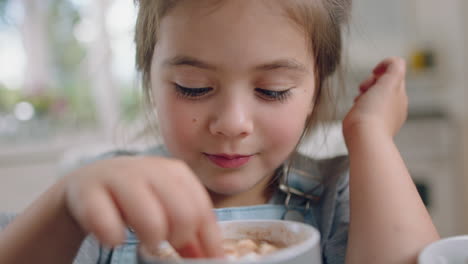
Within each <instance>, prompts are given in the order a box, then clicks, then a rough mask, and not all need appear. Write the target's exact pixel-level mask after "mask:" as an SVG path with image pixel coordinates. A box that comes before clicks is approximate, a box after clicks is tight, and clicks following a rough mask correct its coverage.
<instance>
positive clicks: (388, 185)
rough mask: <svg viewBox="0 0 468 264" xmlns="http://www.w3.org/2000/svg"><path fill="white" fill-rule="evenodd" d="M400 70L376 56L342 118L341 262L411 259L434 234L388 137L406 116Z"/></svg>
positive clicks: (394, 63)
mask: <svg viewBox="0 0 468 264" xmlns="http://www.w3.org/2000/svg"><path fill="white" fill-rule="evenodd" d="M404 75H405V64H404V61H403V60H402V59H399V58H390V59H387V60H385V61H384V62H382V63H381V64H380V65H379V66H377V68H376V69H375V70H374V74H373V76H372V77H371V78H370V79H369V80H367V81H366V82H364V83H363V84H362V85H361V95H360V96H359V97H358V98H357V99H356V102H355V105H354V106H353V108H352V109H351V111H350V113H349V114H348V115H347V117H346V118H345V120H344V122H343V133H344V136H345V140H346V144H347V147H348V150H349V158H350V206H351V208H350V209H351V210H350V212H351V213H350V230H349V240H348V247H347V255H346V263H351V264H353V263H401V264H403V263H405V264H406V263H408V264H409V263H416V261H417V255H418V254H419V252H420V251H421V250H422V249H423V248H424V247H425V246H426V245H428V244H429V243H431V242H433V241H435V240H437V239H439V235H438V233H437V231H436V229H435V227H434V225H433V223H432V221H431V218H430V216H429V214H428V212H427V210H426V208H425V206H424V204H423V202H422V200H421V198H420V196H419V194H418V192H417V190H416V187H415V185H414V183H413V181H412V179H411V177H410V175H409V173H408V170H407V168H406V166H405V164H404V162H403V160H402V158H401V156H400V153H399V151H398V149H397V148H396V146H395V143H394V141H393V137H394V135H395V134H396V133H397V131H398V130H399V129H400V127H401V126H402V124H403V122H404V120H405V119H406V113H407V98H406V93H405V85H404Z"/></svg>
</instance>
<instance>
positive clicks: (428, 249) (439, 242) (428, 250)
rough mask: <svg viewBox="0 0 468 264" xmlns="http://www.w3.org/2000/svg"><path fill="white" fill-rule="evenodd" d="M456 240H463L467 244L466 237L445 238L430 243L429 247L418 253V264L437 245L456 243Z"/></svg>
mask: <svg viewBox="0 0 468 264" xmlns="http://www.w3.org/2000/svg"><path fill="white" fill-rule="evenodd" d="M457 240H463V241H467V242H468V235H458V236H451V237H446V238H442V239H439V240H437V241H434V242H432V243H430V244H429V245H427V246H426V247H424V248H423V250H422V251H421V253H419V256H418V262H421V261H422V260H423V258H426V256H427V255H428V254H430V252H431V251H432V249H433V248H436V247H438V246H439V245H441V244H444V243H446V242H447V241H457Z"/></svg>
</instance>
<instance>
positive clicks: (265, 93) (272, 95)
mask: <svg viewBox="0 0 468 264" xmlns="http://www.w3.org/2000/svg"><path fill="white" fill-rule="evenodd" d="M255 91H256V92H257V93H258V95H259V96H260V97H261V98H263V99H265V100H268V101H281V102H282V101H284V100H286V99H287V98H288V97H289V96H290V95H291V89H287V90H282V91H273V90H267V89H261V88H255Z"/></svg>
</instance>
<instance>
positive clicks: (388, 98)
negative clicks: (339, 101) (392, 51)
mask: <svg viewBox="0 0 468 264" xmlns="http://www.w3.org/2000/svg"><path fill="white" fill-rule="evenodd" d="M405 73H406V66H405V61H404V60H403V59H401V58H398V57H391V58H388V59H385V60H384V61H382V62H381V63H380V64H379V65H377V67H375V69H374V70H373V73H372V75H371V76H370V77H369V78H368V79H367V80H366V81H364V82H363V83H362V84H361V85H360V95H359V96H358V97H357V98H356V99H355V102H354V105H353V107H352V108H351V110H350V111H349V113H348V114H347V115H346V117H345V119H344V120H343V134H344V136H345V139H346V140H349V139H350V138H352V137H353V136H354V135H356V133H363V132H367V134H372V133H385V134H387V135H388V136H390V137H393V136H395V135H396V133H397V132H398V130H399V129H400V128H401V126H402V125H403V123H404V121H405V119H406V116H407V109H408V98H407V95H406V91H405Z"/></svg>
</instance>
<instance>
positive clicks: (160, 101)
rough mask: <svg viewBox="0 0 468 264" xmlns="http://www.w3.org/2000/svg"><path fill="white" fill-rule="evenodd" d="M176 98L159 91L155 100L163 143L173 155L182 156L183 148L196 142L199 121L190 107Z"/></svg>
mask: <svg viewBox="0 0 468 264" xmlns="http://www.w3.org/2000/svg"><path fill="white" fill-rule="evenodd" d="M178 100H179V99H178V98H177V97H176V96H174V95H172V96H171V95H167V94H163V93H162V92H161V93H159V94H158V98H157V99H156V100H155V102H156V109H157V112H158V120H159V128H160V131H161V135H162V137H163V140H164V144H165V145H166V147H167V148H168V149H169V150H170V152H171V153H172V154H173V155H174V156H176V157H179V158H182V156H184V155H183V154H182V153H183V152H184V151H183V150H184V149H186V148H187V146H190V145H192V144H193V142H196V140H194V139H196V138H197V133H198V129H197V127H198V126H199V124H200V121H199V118H198V117H197V115H196V114H195V113H194V111H193V109H192V108H191V107H189V106H187V105H186V104H183V103H180V102H178Z"/></svg>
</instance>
